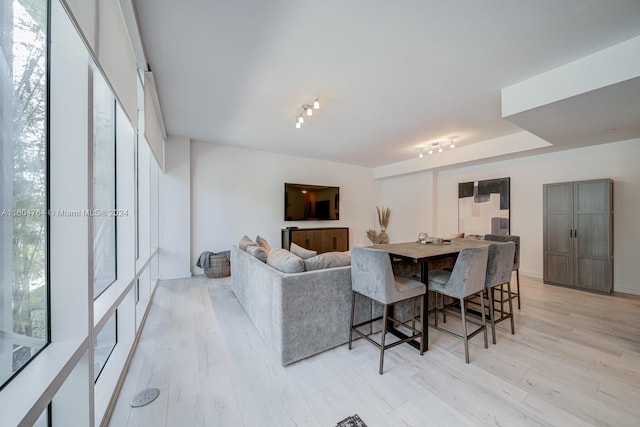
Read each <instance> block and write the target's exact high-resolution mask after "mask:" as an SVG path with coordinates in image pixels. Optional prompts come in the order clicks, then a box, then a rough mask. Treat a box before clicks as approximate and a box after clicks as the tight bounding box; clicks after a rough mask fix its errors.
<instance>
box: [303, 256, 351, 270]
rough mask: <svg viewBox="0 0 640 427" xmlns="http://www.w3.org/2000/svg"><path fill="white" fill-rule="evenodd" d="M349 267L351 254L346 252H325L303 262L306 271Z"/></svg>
mask: <svg viewBox="0 0 640 427" xmlns="http://www.w3.org/2000/svg"><path fill="white" fill-rule="evenodd" d="M347 265H351V254H350V253H347V252H325V253H323V254H320V255H316V256H314V257H312V258H309V259H305V260H304V266H305V268H306V269H307V271H313V270H322V269H323V268H333V267H345V266H347Z"/></svg>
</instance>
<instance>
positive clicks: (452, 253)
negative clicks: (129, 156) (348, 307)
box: [370, 238, 489, 350]
mask: <svg viewBox="0 0 640 427" xmlns="http://www.w3.org/2000/svg"><path fill="white" fill-rule="evenodd" d="M488 244H489V242H487V241H485V240H477V239H464V238H457V239H450V240H448V239H446V240H444V241H443V242H442V243H438V244H435V243H420V242H403V243H388V244H380V245H373V246H370V247H371V248H374V249H381V250H384V251H387V252H388V253H389V256H391V259H392V260H394V259H401V260H404V261H407V262H411V263H417V264H420V281H421V282H422V283H424V284H425V285H427V281H428V278H429V261H433V260H436V259H440V258H446V257H457V255H458V253H460V251H462V250H463V249H465V248H475V247H478V246H487V245H488ZM425 304H427V307H429V292H428V291H427V293H426V295H425ZM389 310H390V312H389V315H390V316H391V317H393V307H389ZM427 318H428V316H425V318H424V319H422V328H423V329H422V330H423V331H424V340H425V346H424V348H425V350H428V349H429V338H428V337H429V329H428V322H427ZM388 331H389V332H391V333H392V334H393V335H395V336H397V337H398V338H401V339H404V338H407V335H406V334H404V333H403V332H402V331H399V330H398V329H397V328H395V327H394V325H393V323H392V322H390V323H389V325H388ZM409 344H411V345H412V346H413V347H415V348H417V349H418V350H419V349H420V343H419V342H418V341H416V340H413V341H409Z"/></svg>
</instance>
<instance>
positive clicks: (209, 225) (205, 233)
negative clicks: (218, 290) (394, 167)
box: [161, 141, 393, 274]
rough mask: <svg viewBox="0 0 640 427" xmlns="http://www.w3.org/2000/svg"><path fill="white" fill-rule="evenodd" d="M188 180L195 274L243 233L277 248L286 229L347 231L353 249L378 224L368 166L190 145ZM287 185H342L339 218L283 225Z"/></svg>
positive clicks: (375, 192) (376, 189)
mask: <svg viewBox="0 0 640 427" xmlns="http://www.w3.org/2000/svg"><path fill="white" fill-rule="evenodd" d="M170 158H171V156H169V155H167V159H170ZM191 180H192V181H191V182H192V184H191V189H192V209H191V212H192V215H191V223H192V228H191V233H192V234H191V239H192V254H191V255H192V258H191V262H192V269H193V270H192V271H193V272H194V273H195V274H202V270H201V269H199V268H197V267H195V262H196V261H197V257H198V256H199V255H200V253H202V252H203V251H205V250H209V251H215V252H218V251H223V250H228V249H230V248H231V246H232V245H237V244H238V241H239V240H240V238H242V236H244V235H245V234H246V235H247V236H249V237H251V238H252V239H255V237H256V235H257V234H260V235H262V236H263V237H265V238H266V239H267V241H268V242H269V243H270V244H271V246H272V247H280V243H281V237H280V230H281V229H282V228H284V227H287V226H298V227H349V240H350V247H351V246H353V245H363V244H368V243H369V241H368V240H367V238H366V230H367V229H368V228H372V227H374V226H375V225H376V224H377V222H376V221H377V220H376V218H377V217H376V209H375V208H376V203H378V201H379V200H380V184H379V182H377V181H375V180H374V179H373V175H372V170H371V169H369V168H364V167H358V166H352V165H345V164H340V163H333V162H327V161H321V160H312V159H305V158H300V157H293V156H286V155H279V154H271V153H265V152H260V151H255V150H246V149H239V148H232V147H229V146H223V145H214V144H209V143H205V142H197V141H194V142H192V143H191ZM285 182H294V183H300V184H316V185H330V186H338V187H340V220H339V221H291V222H285V221H284V183H285ZM391 215H392V219H391V221H392V223H393V212H392V214H391ZM391 230H392V229H391ZM391 230H390V231H391ZM162 246H163V245H161V247H162Z"/></svg>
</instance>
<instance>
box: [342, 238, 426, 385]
mask: <svg viewBox="0 0 640 427" xmlns="http://www.w3.org/2000/svg"><path fill="white" fill-rule="evenodd" d="M351 287H352V294H351V323H350V326H349V327H350V330H349V350H351V345H352V342H353V333H354V332H355V333H356V334H358V335H360V336H361V337H362V338H365V339H366V340H367V341H369V342H370V343H371V344H373V345H374V346H376V347H377V348H379V349H380V369H379V371H378V373H379V374H380V375H382V370H383V364H384V351H385V350H387V349H389V348H391V347H395V346H396V345H399V344H402V343H406V342H409V341H412V340H414V339H416V338H420V355H422V354H423V353H424V349H425V344H426V343H425V340H424V333H423V332H424V331H422V330H418V329H416V328H415V318H416V312H415V303H414V304H413V317H412V325H411V326H409V325H407V324H406V323H407V322H400V321H398V320H396V319H394V318H393V317H391V316H389V314H388V311H389V310H388V309H389V308H390V307H392V306H393V305H394V304H397V303H399V302H401V301H406V300H410V299H413V300H414V301H415V299H418V298H419V299H420V316H421V319H424V318H425V317H424V316H425V315H426V314H425V313H426V304H425V294H426V286H425V285H424V284H423V283H420V282H418V281H415V280H412V279H407V278H404V277H395V276H394V275H393V270H392V269H391V258H390V257H389V253H388V252H387V251H383V250H379V249H371V248H359V247H354V248H353V249H352V250H351ZM356 293H358V294H360V295H364V296H366V297H368V298H370V299H371V300H373V301H376V302H378V303H380V304H382V305H383V306H384V308H383V311H382V313H383V314H382V316H379V317H376V318H374V319H371V320H367V321H365V322H362V323H359V324H357V325H354V324H353V323H354V320H355V318H354V317H355V316H354V311H355V310H354V308H355V301H356ZM380 319H382V337H381V339H380V343H377V342H376V341H374V340H372V339H371V338H370V337H369V336H368V335H367V334H364V333H363V332H360V331H359V330H358V328H360V327H361V326H364V325H369V324H371V323H373V322H376V321H378V320H380ZM391 322H393V323H398V324H403V325H404V326H405V327H407V328H408V329H410V330H411V335H410V336H407V337H406V338H404V339H401V340H400V341H396V342H393V343H391V344H385V335H386V333H387V329H388V326H389V324H391Z"/></svg>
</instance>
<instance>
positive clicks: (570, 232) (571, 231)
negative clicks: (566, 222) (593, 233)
mask: <svg viewBox="0 0 640 427" xmlns="http://www.w3.org/2000/svg"><path fill="white" fill-rule="evenodd" d="M569 238H570V239H573V230H569Z"/></svg>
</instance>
